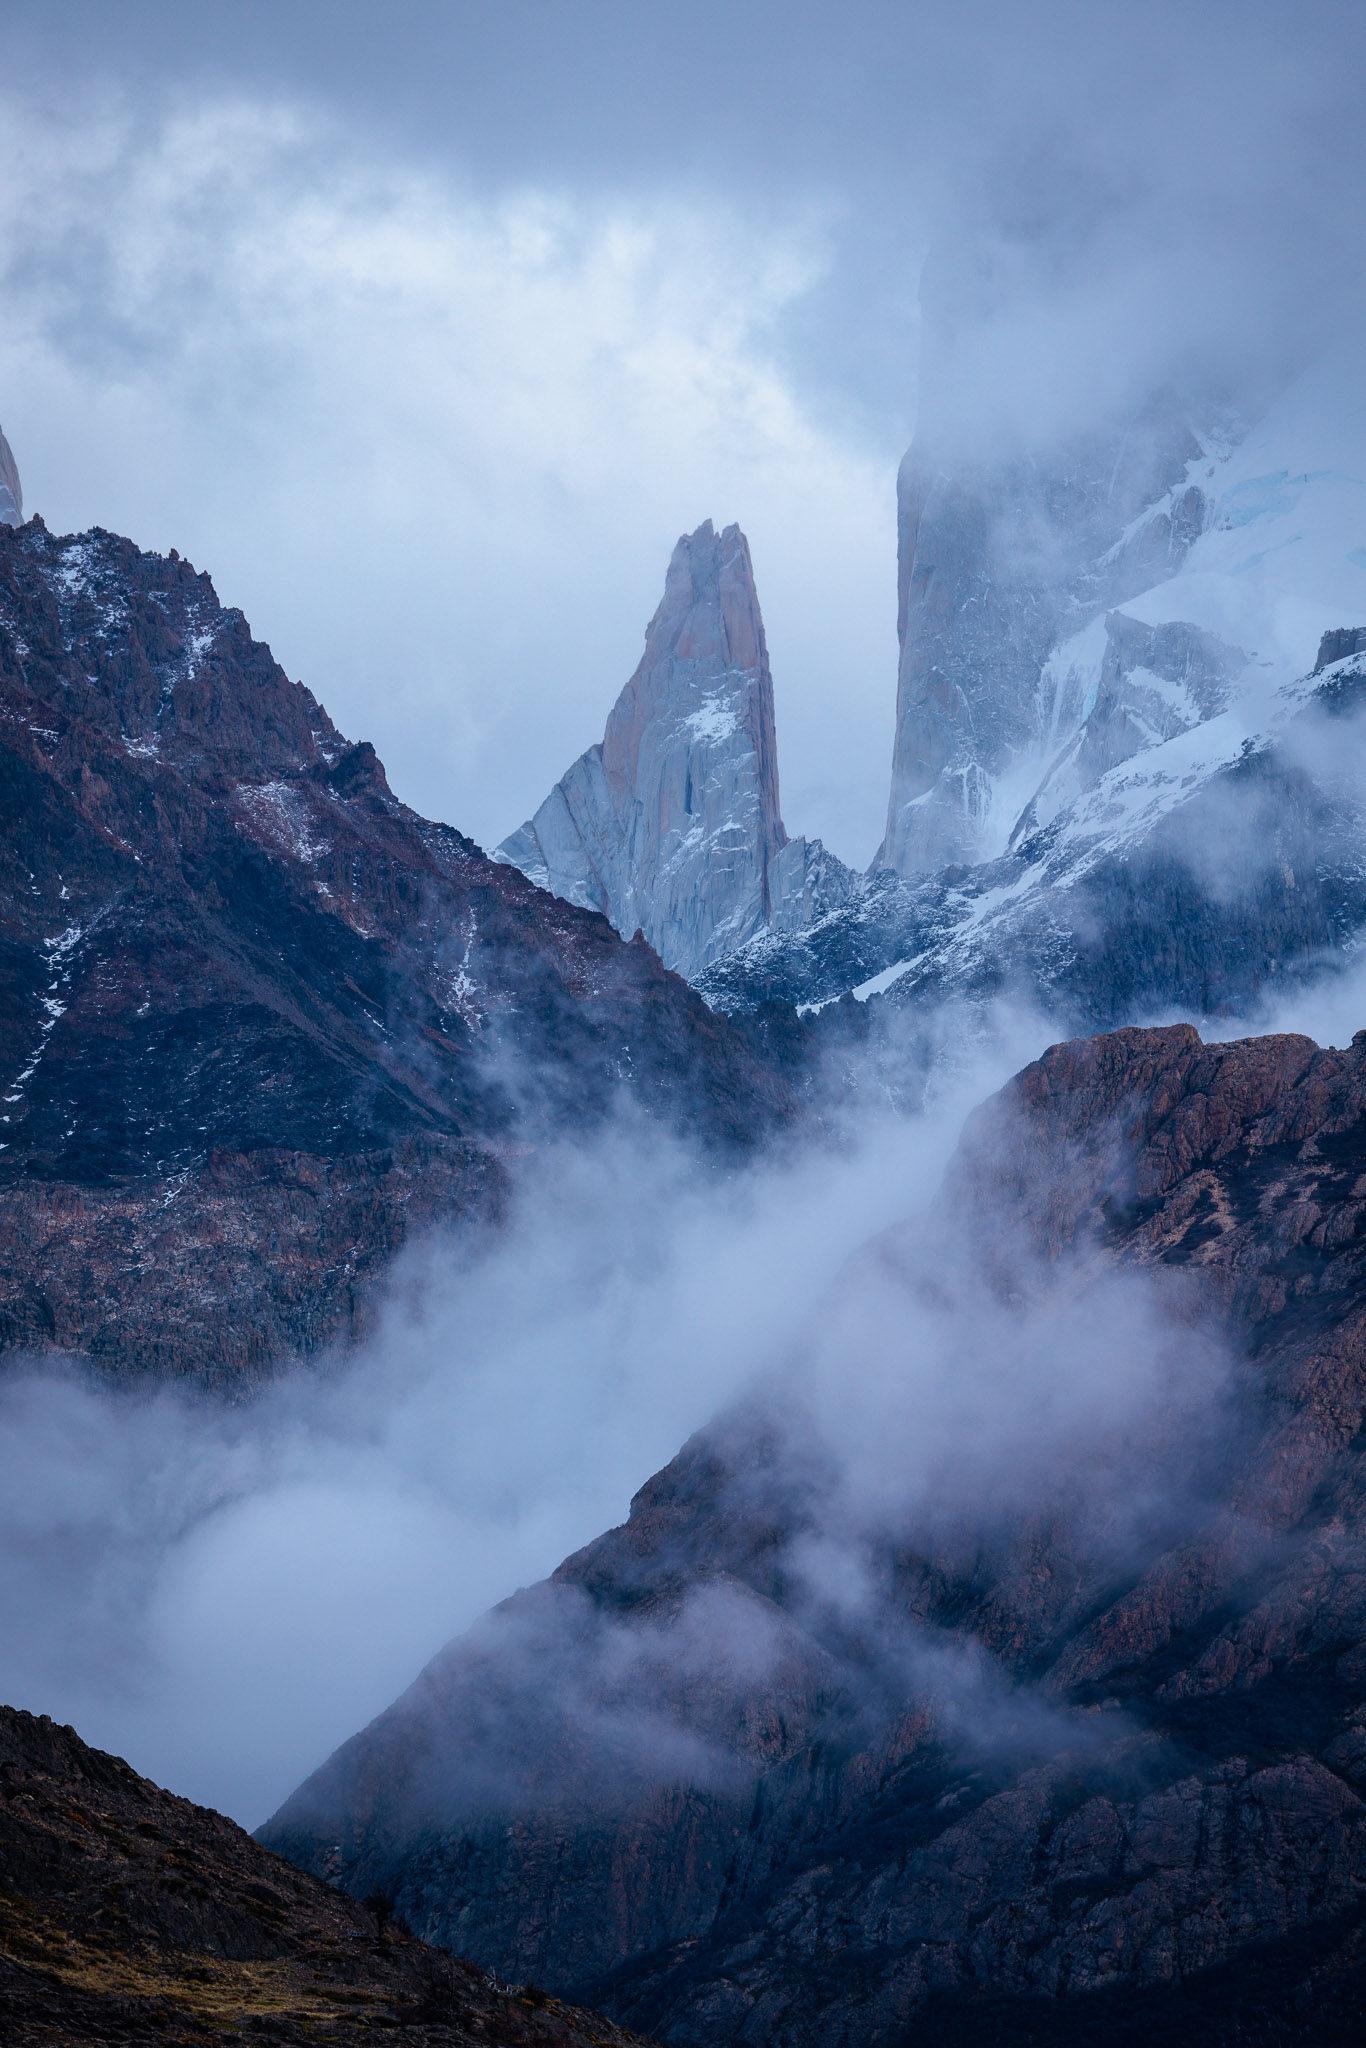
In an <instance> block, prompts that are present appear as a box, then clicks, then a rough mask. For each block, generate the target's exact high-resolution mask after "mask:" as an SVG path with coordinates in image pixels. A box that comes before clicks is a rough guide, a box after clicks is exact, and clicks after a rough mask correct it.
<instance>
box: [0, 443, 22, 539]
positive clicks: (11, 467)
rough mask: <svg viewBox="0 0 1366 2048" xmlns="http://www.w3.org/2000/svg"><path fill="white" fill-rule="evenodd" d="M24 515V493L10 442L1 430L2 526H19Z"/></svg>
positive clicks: (0, 503) (0, 521)
mask: <svg viewBox="0 0 1366 2048" xmlns="http://www.w3.org/2000/svg"><path fill="white" fill-rule="evenodd" d="M23 517H24V494H23V492H22V491H21V490H20V488H19V470H18V466H17V464H16V463H15V460H14V456H13V454H12V452H11V450H10V445H9V442H8V441H7V440H6V439H5V436H4V433H3V431H0V526H18V525H19V524H20V523H21V522H22V520H23Z"/></svg>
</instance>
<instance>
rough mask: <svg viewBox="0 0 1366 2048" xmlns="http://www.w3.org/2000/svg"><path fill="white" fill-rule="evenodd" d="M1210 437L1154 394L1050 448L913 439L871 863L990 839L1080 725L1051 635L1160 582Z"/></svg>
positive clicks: (974, 856) (1183, 535)
mask: <svg viewBox="0 0 1366 2048" xmlns="http://www.w3.org/2000/svg"><path fill="white" fill-rule="evenodd" d="M1211 438H1212V433H1211V429H1210V427H1209V425H1208V424H1207V423H1206V422H1205V421H1202V420H1200V419H1199V418H1198V416H1197V413H1196V409H1195V408H1194V407H1193V406H1191V405H1188V404H1183V403H1181V402H1180V401H1179V400H1178V399H1177V398H1175V397H1173V396H1170V395H1166V396H1163V397H1162V398H1160V399H1159V400H1157V401H1155V402H1154V403H1153V404H1151V405H1149V406H1148V407H1146V408H1145V409H1144V410H1143V411H1142V412H1141V413H1140V415H1139V416H1138V417H1137V418H1130V419H1126V420H1123V421H1119V422H1116V423H1115V425H1114V426H1113V427H1112V428H1111V429H1110V430H1109V431H1108V432H1099V431H1097V432H1092V433H1089V434H1087V435H1086V436H1084V437H1078V438H1076V439H1075V440H1073V441H1072V442H1071V444H1070V445H1069V446H1068V447H1066V448H1065V449H1063V450H1062V451H1061V452H1060V453H1059V454H1056V455H1053V456H1050V457H1048V458H1044V457H1041V456H1038V455H1031V456H1024V455H1021V456H1020V457H1018V458H1016V459H1013V460H1011V461H1007V462H1002V463H997V464H990V465H988V464H984V463H982V462H980V461H979V462H963V461H961V460H959V461H955V460H953V459H952V458H951V457H948V456H946V455H945V454H943V453H942V452H940V451H938V450H937V449H936V445H935V439H934V434H933V430H931V431H930V433H929V434H928V435H927V436H926V437H924V438H921V439H918V440H917V442H916V444H915V446H914V447H913V448H912V449H911V451H910V453H909V455H908V456H907V458H906V460H905V462H904V463H903V464H902V467H901V474H900V477H899V478H898V487H897V525H898V562H899V585H900V588H899V608H898V626H899V635H900V642H901V658H900V669H899V676H898V683H897V720H896V740H895V748H894V754H893V761H892V787H891V795H890V800H889V803H888V810H887V831H886V837H885V839H884V841H883V845H882V848H881V851H880V853H879V855H878V859H877V861H876V862H875V865H876V866H881V867H888V868H891V869H892V870H893V872H895V873H896V874H900V875H904V876H907V877H910V878H915V877H919V876H921V875H926V874H932V873H934V872H935V871H936V870H937V869H939V868H942V867H944V866H945V865H946V864H947V863H948V862H950V861H964V860H969V861H971V860H980V859H982V858H984V857H985V858H989V857H990V856H991V855H992V854H993V853H996V852H999V851H1001V850H1002V849H1003V844H1004V837H1005V833H1006V832H1007V831H1008V830H1009V826H1010V824H1011V823H1012V822H1013V818H1012V810H1013V809H1014V810H1018V803H1017V802H1016V801H1015V799H1016V798H1017V796H1018V791H1019V787H1020V784H1021V779H1022V775H1023V777H1024V778H1026V779H1027V777H1028V776H1029V774H1030V773H1031V772H1033V773H1034V774H1035V779H1036V780H1037V770H1036V769H1034V768H1033V763H1034V762H1035V761H1036V760H1037V758H1038V756H1039V755H1040V753H1041V752H1042V753H1045V754H1046V753H1047V752H1048V751H1050V750H1053V749H1055V748H1056V746H1057V744H1058V737H1059V734H1060V732H1062V733H1065V732H1069V731H1070V730H1071V729H1072V728H1073V727H1074V726H1075V725H1076V724H1077V722H1078V719H1079V716H1080V714H1081V707H1080V705H1079V704H1078V702H1077V701H1076V699H1075V697H1074V696H1073V695H1072V694H1070V693H1069V684H1068V678H1067V676H1066V675H1065V674H1063V675H1061V676H1057V677H1055V676H1054V675H1053V673H1052V671H1051V667H1050V657H1051V655H1052V653H1053V651H1054V649H1055V648H1056V646H1057V645H1058V643H1059V641H1060V640H1070V639H1071V638H1073V637H1074V635H1075V634H1076V632H1077V631H1078V629H1079V628H1080V627H1081V626H1082V625H1083V624H1087V623H1089V622H1090V621H1091V620H1093V619H1094V618H1096V617H1097V616H1099V615H1100V614H1102V613H1103V612H1104V611H1105V610H1106V609H1107V608H1108V607H1110V606H1113V605H1114V604H1116V603H1119V602H1122V601H1123V600H1124V599H1125V598H1127V597H1129V596H1131V595H1133V594H1134V593H1135V592H1137V591H1139V590H1142V589H1144V588H1146V587H1147V586H1148V585H1149V584H1150V583H1152V582H1153V581H1154V580H1155V578H1158V577H1162V576H1167V575H1170V574H1171V573H1172V571H1173V570H1174V569H1176V568H1177V567H1178V566H1179V565H1180V563H1181V562H1182V561H1183V560H1184V557H1185V555H1186V553H1187V551H1188V549H1189V548H1190V545H1191V543H1192V541H1193V540H1194V539H1195V537H1196V535H1197V534H1198V533H1199V532H1200V529H1201V525H1202V523H1203V520H1204V517H1205V513H1206V502H1205V499H1204V496H1203V493H1202V491H1201V487H1200V484H1199V483H1198V482H1196V481H1195V479H1194V473H1195V472H1199V471H1202V469H1203V467H1205V466H1207V465H1205V464H1204V463H1203V460H1202V458H1203V457H1204V456H1205V453H1206V449H1207V446H1208V443H1209V441H1210V439H1211Z"/></svg>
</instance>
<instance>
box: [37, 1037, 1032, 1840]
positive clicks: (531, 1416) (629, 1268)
mask: <svg viewBox="0 0 1366 2048" xmlns="http://www.w3.org/2000/svg"><path fill="white" fill-rule="evenodd" d="M1047 1036H1048V1033H1047V1031H1046V1029H1045V1028H1044V1027H1042V1026H1040V1025H1039V1024H1038V1022H1037V1021H1036V1020H1017V1019H1005V1020H1003V1021H1002V1022H1001V1025H1000V1027H999V1028H998V1029H995V1030H992V1029H991V1028H988V1029H987V1030H986V1031H985V1032H984V1033H983V1035H982V1039H981V1043H980V1044H979V1045H978V1046H977V1048H976V1050H975V1053H974V1056H973V1059H972V1061H971V1063H970V1064H968V1063H960V1065H959V1068H958V1070H957V1071H956V1072H954V1073H952V1074H951V1075H949V1076H947V1077H946V1078H945V1079H944V1081H943V1082H942V1083H941V1085H940V1086H939V1088H938V1091H937V1093H936V1097H935V1101H934V1106H933V1107H932V1108H931V1109H930V1110H928V1111H927V1112H926V1113H925V1114H924V1115H923V1116H920V1117H918V1118H915V1119H912V1120H909V1121H907V1120H903V1119H901V1118H898V1117H896V1116H893V1115H891V1114H888V1115H887V1116H886V1117H885V1118H878V1117H867V1116H865V1118H864V1120H863V1121H862V1122H861V1124H860V1126H859V1128H858V1130H857V1132H855V1133H846V1135H845V1137H844V1138H843V1139H842V1140H841V1141H840V1142H838V1143H836V1144H834V1145H825V1144H823V1145H820V1146H815V1147H812V1148H811V1149H810V1150H808V1151H806V1152H804V1153H801V1154H799V1155H797V1156H791V1155H789V1156H786V1157H784V1158H782V1159H781V1160H773V1161H771V1162H769V1163H767V1164H762V1165H760V1166H759V1167H758V1168H756V1169H752V1170H749V1171H747V1172H743V1173H739V1174H737V1175H735V1176H733V1177H729V1178H718V1176H717V1174H716V1171H715V1169H714V1168H712V1167H708V1166H701V1165H699V1164H698V1163H697V1162H696V1161H695V1160H694V1159H692V1158H690V1157H689V1156H688V1154H687V1153H686V1152H685V1151H684V1150H682V1149H680V1148H677V1147H675V1146H673V1145H671V1143H670V1142H669V1141H668V1140H666V1139H665V1138H663V1137H662V1136H661V1135H660V1133H659V1132H658V1131H645V1130H642V1129H639V1128H620V1129H618V1130H616V1131H614V1132H613V1133H612V1134H611V1135H609V1136H608V1137H605V1138H604V1139H602V1140H601V1141H599V1142H598V1143H596V1144H594V1145H593V1146H592V1147H590V1148H588V1149H585V1150H582V1151H579V1152H574V1151H570V1150H565V1151H560V1152H554V1151H542V1152H539V1153H536V1154H533V1155H531V1156H530V1157H529V1158H527V1159H526V1160H525V1161H524V1163H523V1173H522V1181H521V1191H520V1195H519V1198H518V1201H517V1203H516V1206H515V1211H514V1216H513V1220H512V1222H511V1225H510V1227H509V1229H508V1231H507V1233H506V1234H505V1235H504V1236H503V1237H502V1238H501V1239H500V1240H498V1241H496V1242H495V1243H494V1244H493V1246H492V1247H491V1248H488V1247H485V1248H484V1249H482V1250H474V1249H471V1248H468V1247H463V1246H460V1245H458V1244H450V1243H444V1242H440V1241H438V1242H435V1243H433V1244H431V1245H429V1246H428V1247H427V1248H426V1249H425V1250H424V1251H423V1253H422V1254H421V1255H420V1256H417V1257H412V1258H409V1259H408V1260H407V1261H406V1262H405V1263H404V1264H403V1265H402V1266H401V1268H400V1269H399V1272H398V1274H397V1275H396V1281H395V1288H394V1294H393V1299H392V1301H391V1303H390V1306H389V1309H388V1311H387V1313H386V1315H385V1317H384V1319H383V1323H382V1328H381V1332H380V1334H379V1336H378V1337H377V1339H376V1340H375V1342H374V1343H372V1344H371V1345H369V1346H368V1347H367V1348H366V1349H365V1351H364V1352H363V1353H362V1354H360V1355H359V1356H357V1357H354V1358H352V1359H350V1360H348V1361H346V1362H344V1363H340V1364H336V1365H334V1366H333V1367H332V1368H331V1369H329V1370H324V1371H322V1372H316V1371H312V1370H308V1371H304V1370H299V1371H294V1372H290V1373H288V1374H286V1375H285V1376H284V1377H283V1378H282V1379H281V1380H280V1381H278V1382H277V1383H276V1384H275V1385H274V1386H272V1387H271V1388H270V1389H268V1390H267V1391H266V1392H264V1393H263V1394H261V1395H260V1396H259V1397H257V1398H255V1399H252V1400H250V1401H247V1402H245V1403H243V1404H241V1405H238V1406H234V1407H223V1406H219V1405H216V1404H213V1403H210V1402H206V1401H204V1400H202V1399H199V1398H197V1397H196V1396H194V1395H193V1394H192V1393H189V1392H186V1391H185V1390H183V1389H179V1388H174V1387H168V1388H163V1389H162V1390H160V1391H158V1392H154V1393H150V1394H149V1393H146V1392H141V1391H140V1392H137V1393H118V1392H114V1391H111V1390H109V1389H107V1388H101V1387H97V1386H94V1385H92V1384H90V1383H89V1382H87V1381H86V1380H84V1379H83V1378H81V1377H79V1376H77V1375H75V1374H64V1373H61V1372H53V1370H52V1369H51V1368H50V1367H48V1366H46V1365H45V1366H43V1367H42V1368H41V1369H39V1370H25V1369H23V1368H20V1369H18V1370H12V1371H11V1373H10V1375H9V1376H8V1377H7V1378H6V1379H5V1380H4V1381H3V1383H0V1473H2V1474H3V1477H2V1479H0V1696H3V1697H4V1698H6V1699H8V1700H10V1701H12V1702H14V1703H15V1704H18V1705H22V1706H26V1707H28V1708H30V1709H32V1710H33V1711H42V1712H48V1713H51V1714H53V1715H55V1716H56V1717H57V1718H58V1719H61V1720H70V1721H72V1722H73V1723H74V1724H75V1725H76V1726H78V1727H79V1728H80V1729H81V1731H82V1733H83V1734H84V1735H85V1736H86V1737H87V1739H89V1740H91V1741H93V1742H95V1743H97V1744H99V1745H101V1746H104V1747H108V1748H112V1749H114V1750H117V1751H120V1752H122V1753H125V1754H127V1755H128V1756H129V1757H130V1758H131V1759H132V1761H133V1762H134V1763H135V1764H136V1765H137V1766H138V1768H139V1769H141V1770H142V1771H144V1772H145V1773H147V1774H148V1775H150V1776H153V1777H156V1778H158V1779H160V1780H162V1781H164V1782H166V1783H168V1784H169V1785H170V1786H171V1787H172V1788H173V1789H176V1790H179V1791H182V1792H184V1793H186V1794H188V1795H190V1796H193V1797H195V1798H197V1799H200V1800H201V1801H206V1802H208V1803H209V1804H212V1805H216V1806H219V1807H221V1808H223V1809H224V1810H226V1811H229V1812H231V1813H233V1814H234V1815H236V1816H238V1817H239V1818H241V1819H242V1820H244V1821H247V1822H251V1823H254V1822H256V1821H259V1820H260V1819H261V1818H262V1817H263V1816H264V1815H265V1814H266V1813H267V1812H269V1811H270V1810H271V1808H272V1807H273V1806H274V1805H275V1804H277V1803H278V1801H279V1800H280V1798H282V1797H283V1796H284V1794H285V1793H286V1792H287V1791H288V1790H289V1789H290V1788H291V1787H292V1786H293V1785H294V1784H295V1783H296V1782H297V1781H298V1780H299V1779H300V1778H301V1777H302V1776H303V1775H304V1774H305V1773H306V1772H307V1771H308V1770H309V1769H310V1768H311V1767H312V1766H313V1765H315V1764H316V1763H317V1762H318V1761H320V1759H321V1758H322V1757H323V1756H324V1755H326V1753H327V1752H328V1751H329V1750H330V1749H331V1748H332V1747H333V1746H334V1745H335V1744H336V1743H337V1742H339V1741H340V1740H341V1739H343V1738H344V1737H345V1736H346V1735H348V1734H350V1733H351V1732H352V1731H353V1730H354V1729H355V1728H356V1727H357V1726H359V1725H360V1724H362V1723H363V1722H364V1721H366V1720H367V1719H368V1718H369V1717H370V1716H371V1715H372V1714H373V1713H375V1712H377V1711H378V1710H379V1709H380V1708H381V1707H383V1706H384V1705H386V1704H387V1703H388V1701H389V1700H390V1699H391V1698H392V1697H393V1696H394V1694H395V1693H396V1692H397V1691H398V1690H399V1689H400V1688H401V1687H402V1686H403V1685H404V1684H405V1683H406V1682H407V1681H408V1680H409V1679H410V1678H411V1677H412V1676H413V1674H414V1673H415V1671H416V1670H417V1669H418V1667H419V1666H420V1665H421V1664H422V1663H423V1662H424V1661H425V1659H426V1658H427V1657H428V1656H430V1655H431V1654H432V1652H433V1651H435V1650H436V1649H437V1648H438V1647H439V1646H440V1644H441V1643H442V1642H443V1641H444V1640H445V1639H447V1638H448V1637H449V1636H450V1635H452V1634H453V1633H454V1632H455V1631H456V1630H458V1629H459V1628H461V1627H462V1626H464V1625H465V1624H466V1623H468V1622H469V1621H470V1620H472V1619H473V1618H474V1617H475V1616H476V1615H477V1614H478V1613H480V1612H481V1611H482V1610H483V1609H484V1608H485V1607H487V1606H488V1605H489V1604H490V1603H492V1602H494V1601H496V1600H498V1599H500V1598H502V1597H503V1596H505V1595H506V1594H507V1593H509V1592H511V1591H512V1590H514V1589H515V1588H516V1587H517V1586H518V1585H519V1584H523V1583H526V1582H527V1581H529V1580H532V1579H535V1578H538V1577H540V1576H541V1575H543V1574H544V1573H546V1572H547V1571H549V1570H551V1569H553V1567H554V1566H555V1565H556V1564H558V1562H559V1561H560V1559H561V1558H562V1557H564V1556H565V1555H566V1554H567V1553H568V1552H570V1551H572V1550H574V1549H575V1548H577V1547H578V1546H579V1545H580V1544H582V1543H583V1542H585V1541H587V1540H588V1539H589V1538H591V1537H592V1536H594V1535H596V1534H597V1533H598V1532H599V1531H600V1530H602V1529H603V1528H605V1527H608V1526H610V1525H611V1524H613V1523H615V1522H618V1521H620V1520H621V1519H622V1517H623V1516H624V1514H625V1511H626V1507H627V1503H628V1501H629V1499H630V1496H631V1494H632V1493H633V1492H634V1491H635V1489H636V1488H637V1487H638V1486H639V1485H640V1484H641V1483H642V1481H643V1480H644V1479H645V1478H646V1477H647V1476H648V1475H649V1474H650V1473H651V1472H652V1471H654V1470H655V1469H656V1468H657V1467H659V1466H660V1465H662V1464H663V1463H665V1462H666V1461H667V1459H668V1458H670V1457H671V1456H672V1455H673V1453H674V1452H675V1451H676V1450H677V1448H678V1446H679V1444H680V1443H681V1442H682V1441H683V1440H684V1439H685V1438H686V1437H687V1436H688V1435H689V1433H690V1432H691V1431H692V1430H694V1429H696V1428H697V1427H699V1426H700V1425H701V1424H702V1423H704V1422H706V1421H707V1420H708V1419H709V1418H710V1417H711V1416H712V1415H713V1414H715V1413H716V1412H717V1411H718V1410H719V1409H721V1408H722V1407H724V1406H725V1405H726V1404H727V1403H729V1402H731V1401H733V1400H734V1399H735V1398H736V1397H737V1396H738V1395H740V1394H741V1393H742V1392H743V1390H744V1389H745V1388H746V1387H747V1386H748V1385H749V1384H750V1383H751V1382H752V1381H753V1380H754V1379H755V1378H756V1376H758V1375H760V1374H762V1373H763V1372H764V1371H766V1370H770V1369H771V1368H772V1365H773V1362H774V1361H775V1360H778V1359H781V1358H782V1357H784V1356H785V1355H787V1354H788V1353H789V1352H790V1351H791V1348H792V1346H793V1344H794V1342H795V1341H796V1339H797V1337H798V1336H799V1335H800V1334H801V1333H802V1332H803V1330H804V1329H805V1328H806V1327H807V1326H808V1325H809V1323H810V1321H811V1319H812V1317H813V1315H814V1314H815V1313H816V1310H817V1306H818V1304H819V1303H820V1301H821V1299H822V1297H823V1295H824V1293H825V1291H826V1290H827V1289H828V1287H829V1285H830V1283H831V1281H832V1279H833V1277H834V1275H835V1274H836V1273H837V1272H838V1271H839V1270H840V1268H841V1267H842V1265H843V1264H844V1262H845V1261H846V1260H847V1259H848V1258H849V1256H850V1254H851V1253H853V1252H854V1251H855V1250H856V1249H857V1248H858V1247H859V1246H861V1245H863V1244H864V1243H865V1242H866V1241H867V1240H868V1239H869V1238H870V1237H872V1236H874V1235H875V1234H876V1233H878V1232H880V1231H882V1230H884V1229H885V1228H886V1227H888V1226H889V1225H891V1224H892V1223H894V1222H896V1221H897V1220H898V1219H899V1218H901V1217H903V1216H904V1215H905V1214H906V1213H907V1212H908V1210H909V1209H911V1208H913V1207H914V1206H915V1204H916V1203H917V1202H918V1201H920V1200H922V1199H923V1198H924V1196H925V1194H926V1193H927V1191H928V1190H929V1189H930V1188H932V1187H933V1186H934V1185H935V1183H936V1182H937V1179H938V1176H939V1174H940V1172H941V1170H942V1167H943V1164H944V1161H945V1160H946V1158H947V1157H948V1156H949V1154H950V1152H951V1150H952V1146H953V1143H954V1141H955V1138H956V1133H957V1130H958V1127H959V1125H960V1124H961V1121H962V1116H963V1112H964V1109H965V1107H966V1106H967V1105H968V1104H969V1103H970V1102H972V1101H974V1100H976V1099H977V1098H979V1097H980V1096H981V1095H982V1094H983V1093H985V1092H986V1091H987V1090H989V1089H990V1088H991V1087H993V1086H995V1085H997V1084H998V1083H999V1081H1001V1080H1002V1079H1003V1078H1004V1077H1005V1076H1006V1074H1008V1073H1009V1072H1010V1071H1012V1070H1013V1069H1014V1068H1016V1067H1017V1066H1018V1065H1019V1064H1020V1063H1021V1061H1022V1060H1024V1059H1027V1058H1029V1057H1031V1056H1032V1054H1033V1053H1034V1052H1036V1051H1037V1050H1039V1049H1040V1047H1041V1046H1042V1045H1043V1043H1044V1042H1045V1041H1046V1038H1047Z"/></svg>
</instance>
